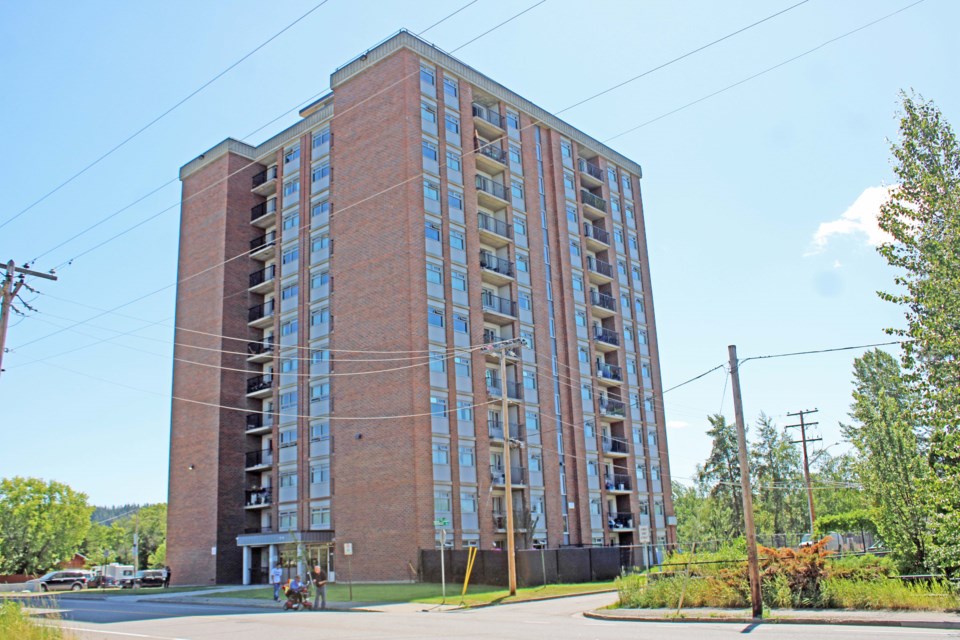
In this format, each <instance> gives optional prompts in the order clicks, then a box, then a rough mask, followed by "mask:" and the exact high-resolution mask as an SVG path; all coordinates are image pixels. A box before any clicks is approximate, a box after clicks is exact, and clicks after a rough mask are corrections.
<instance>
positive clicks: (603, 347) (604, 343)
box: [593, 327, 620, 351]
mask: <svg viewBox="0 0 960 640" xmlns="http://www.w3.org/2000/svg"><path fill="white" fill-rule="evenodd" d="M593 342H594V346H595V347H596V348H597V349H599V350H600V351H616V349H617V347H619V346H620V336H619V334H617V332H616V331H613V330H612V329H604V328H602V327H594V329H593Z"/></svg>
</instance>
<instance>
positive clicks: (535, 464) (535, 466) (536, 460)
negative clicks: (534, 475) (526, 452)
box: [530, 453, 543, 471]
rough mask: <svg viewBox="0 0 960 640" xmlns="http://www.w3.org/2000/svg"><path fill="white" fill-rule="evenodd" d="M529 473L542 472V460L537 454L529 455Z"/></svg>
mask: <svg viewBox="0 0 960 640" xmlns="http://www.w3.org/2000/svg"><path fill="white" fill-rule="evenodd" d="M530 471H543V458H542V457H541V456H540V454H539V453H533V454H530Z"/></svg>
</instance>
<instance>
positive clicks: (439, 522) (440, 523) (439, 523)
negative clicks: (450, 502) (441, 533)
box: [433, 518, 450, 527]
mask: <svg viewBox="0 0 960 640" xmlns="http://www.w3.org/2000/svg"><path fill="white" fill-rule="evenodd" d="M433 526H435V527H449V526H450V521H449V520H447V519H446V518H437V519H436V520H434V521H433Z"/></svg>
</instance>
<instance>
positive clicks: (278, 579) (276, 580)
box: [270, 564, 283, 602]
mask: <svg viewBox="0 0 960 640" xmlns="http://www.w3.org/2000/svg"><path fill="white" fill-rule="evenodd" d="M270 582H271V583H273V601H274V602H280V584H281V583H282V582H283V569H281V568H280V565H278V564H275V565H273V569H271V571H270Z"/></svg>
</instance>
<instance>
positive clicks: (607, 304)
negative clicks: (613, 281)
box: [590, 291, 617, 318]
mask: <svg viewBox="0 0 960 640" xmlns="http://www.w3.org/2000/svg"><path fill="white" fill-rule="evenodd" d="M590 305H591V307H590V308H591V311H592V312H593V315H595V316H597V317H600V318H609V317H610V316H614V315H616V314H617V300H616V298H614V297H613V296H611V295H607V294H606V293H600V292H599V291H591V292H590Z"/></svg>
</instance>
